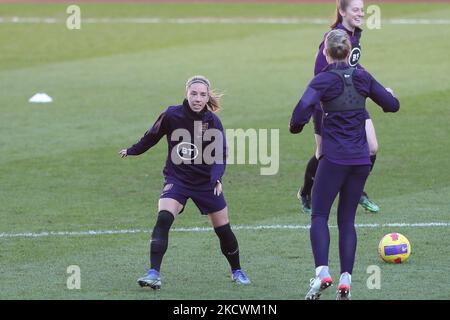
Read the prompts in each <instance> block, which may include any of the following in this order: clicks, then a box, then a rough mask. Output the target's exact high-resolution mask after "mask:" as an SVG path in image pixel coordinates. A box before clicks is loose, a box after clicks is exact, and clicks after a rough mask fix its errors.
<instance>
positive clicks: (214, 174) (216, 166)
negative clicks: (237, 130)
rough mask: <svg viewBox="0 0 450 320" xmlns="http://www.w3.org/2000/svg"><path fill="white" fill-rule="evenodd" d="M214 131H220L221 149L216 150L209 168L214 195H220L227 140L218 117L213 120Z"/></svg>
mask: <svg viewBox="0 0 450 320" xmlns="http://www.w3.org/2000/svg"><path fill="white" fill-rule="evenodd" d="M214 127H215V129H218V130H220V132H221V133H222V148H221V150H216V152H217V153H216V154H215V157H216V160H217V161H214V163H213V164H212V167H211V183H212V184H214V186H215V188H214V194H216V195H220V194H221V193H222V177H223V175H224V174H225V169H226V161H227V140H226V136H225V132H224V129H223V126H222V122H221V121H220V119H219V118H218V117H215V118H214Z"/></svg>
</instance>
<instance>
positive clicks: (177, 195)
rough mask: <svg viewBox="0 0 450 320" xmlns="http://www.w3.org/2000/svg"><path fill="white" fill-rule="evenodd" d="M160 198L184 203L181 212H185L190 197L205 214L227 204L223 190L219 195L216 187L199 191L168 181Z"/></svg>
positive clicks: (218, 209) (220, 208)
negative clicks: (215, 190)
mask: <svg viewBox="0 0 450 320" xmlns="http://www.w3.org/2000/svg"><path fill="white" fill-rule="evenodd" d="M159 198H160V199H163V198H170V199H174V200H177V201H178V202H179V203H181V204H182V205H183V209H182V210H181V212H183V210H184V207H185V206H186V202H187V200H188V199H189V198H190V199H192V201H193V202H194V203H195V205H196V206H197V208H198V209H199V210H200V213H201V214H203V215H206V214H209V213H214V212H217V211H220V210H222V209H223V208H225V207H226V206H227V203H226V202H225V198H224V196H223V192H222V193H221V194H220V195H219V196H217V195H215V194H214V189H211V190H206V191H199V190H193V189H191V188H186V187H182V186H180V185H177V184H173V183H166V184H165V185H164V188H163V190H162V192H161V195H160V196H159ZM181 212H180V213H181Z"/></svg>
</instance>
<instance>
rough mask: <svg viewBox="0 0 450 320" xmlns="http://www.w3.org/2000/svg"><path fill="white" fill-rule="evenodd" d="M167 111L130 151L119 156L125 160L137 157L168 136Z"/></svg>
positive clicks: (121, 151)
mask: <svg viewBox="0 0 450 320" xmlns="http://www.w3.org/2000/svg"><path fill="white" fill-rule="evenodd" d="M167 121H168V120H167V111H165V112H163V113H161V115H160V116H159V117H158V119H157V120H156V122H155V123H154V124H153V126H152V127H151V128H150V129H149V130H147V132H145V134H144V136H143V137H142V138H141V139H140V140H139V141H138V142H137V143H135V144H134V145H133V146H131V147H130V148H128V149H122V150H120V151H119V155H120V156H121V157H122V158H124V157H126V156H137V155H140V154H142V153H144V152H146V151H147V150H148V149H150V148H151V147H153V146H154V145H155V144H157V143H158V142H159V140H161V138H162V137H163V136H164V135H165V134H167V128H168V125H167Z"/></svg>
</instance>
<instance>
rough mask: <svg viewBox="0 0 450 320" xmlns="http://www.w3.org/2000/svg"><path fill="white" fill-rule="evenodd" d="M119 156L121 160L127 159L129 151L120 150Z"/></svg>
mask: <svg viewBox="0 0 450 320" xmlns="http://www.w3.org/2000/svg"><path fill="white" fill-rule="evenodd" d="M119 154H120V157H121V158H125V157H126V156H127V149H122V150H120V151H119Z"/></svg>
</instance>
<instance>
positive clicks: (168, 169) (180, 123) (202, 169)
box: [127, 99, 227, 190]
mask: <svg viewBox="0 0 450 320" xmlns="http://www.w3.org/2000/svg"><path fill="white" fill-rule="evenodd" d="M195 121H197V122H198V123H199V122H201V126H197V127H194V122H195ZM199 128H200V130H199ZM213 128H214V129H217V130H220V132H221V133H222V139H223V140H222V143H223V148H222V150H220V151H221V152H223V153H222V154H218V157H220V160H221V161H215V162H214V163H212V164H208V163H205V161H204V159H203V157H202V156H203V155H202V154H201V152H202V151H203V150H205V148H206V147H207V146H208V145H209V144H211V143H212V142H213V141H214V140H212V141H204V139H203V136H204V133H205V131H206V130H207V129H213ZM176 129H186V130H187V131H189V133H190V137H191V139H190V140H188V141H186V140H184V139H183V138H180V137H178V136H177V137H175V135H174V137H173V139H172V134H173V133H174V131H175V130H176ZM194 131H197V132H194ZM164 135H166V137H167V144H168V150H167V160H166V165H165V167H164V170H163V175H164V180H165V181H164V182H165V183H174V184H179V185H182V186H184V187H188V188H195V189H196V190H210V189H213V188H214V186H215V184H216V182H217V181H218V180H219V181H221V179H222V176H223V174H224V173H225V167H226V148H227V144H226V139H225V134H224V130H223V126H222V123H221V122H220V119H219V117H217V115H215V114H214V113H213V112H211V111H210V110H208V109H207V108H206V107H205V108H204V109H203V110H202V111H200V112H199V113H196V112H194V111H193V110H192V109H191V108H190V107H189V103H188V101H187V100H186V99H185V100H184V102H183V104H182V105H178V106H170V107H168V108H167V109H166V111H164V112H163V113H162V114H161V115H160V116H159V117H158V119H157V120H156V122H155V123H154V125H153V126H152V127H151V128H150V129H149V130H148V131H147V132H146V133H145V134H144V136H143V137H142V138H141V139H140V140H139V142H137V143H136V144H134V145H133V146H132V147H130V148H128V149H127V155H133V156H136V155H140V154H142V153H144V152H146V151H147V150H148V149H150V148H151V147H153V146H154V145H155V144H157V143H158V142H159V140H161V138H162V137H163V136H164ZM196 135H197V139H196V138H195V137H196ZM197 140H200V143H201V145H199V141H197ZM193 145H195V146H193ZM174 148H175V150H173V149H174ZM189 148H192V149H191V150H190V149H189ZM194 149H195V150H194ZM181 150H183V151H181ZM172 151H174V152H176V153H175V154H176V155H178V156H180V158H181V157H183V156H185V157H183V158H181V159H184V160H186V157H187V158H190V157H191V156H192V158H191V159H190V161H187V162H186V161H183V162H181V161H182V160H181V159H176V160H177V162H178V163H174V161H173V159H172ZM181 152H184V153H181ZM198 153H200V154H198ZM197 156H201V157H202V159H201V163H196V161H195V160H194V158H196V157H197ZM180 162H181V163H180Z"/></svg>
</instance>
